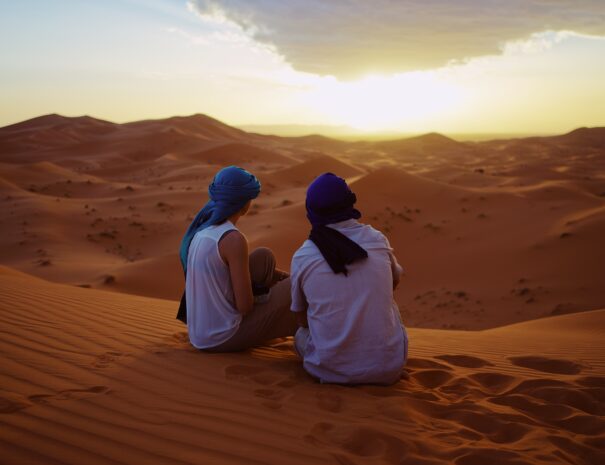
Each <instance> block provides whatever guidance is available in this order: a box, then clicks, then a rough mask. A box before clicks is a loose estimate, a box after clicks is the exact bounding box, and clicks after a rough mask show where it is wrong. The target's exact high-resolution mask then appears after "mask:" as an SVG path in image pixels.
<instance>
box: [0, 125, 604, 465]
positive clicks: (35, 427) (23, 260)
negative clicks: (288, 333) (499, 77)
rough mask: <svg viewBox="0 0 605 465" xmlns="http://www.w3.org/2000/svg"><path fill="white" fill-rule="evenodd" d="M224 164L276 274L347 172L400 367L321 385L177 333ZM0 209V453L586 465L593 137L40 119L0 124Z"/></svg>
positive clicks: (598, 427) (597, 426)
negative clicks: (378, 252)
mask: <svg viewBox="0 0 605 465" xmlns="http://www.w3.org/2000/svg"><path fill="white" fill-rule="evenodd" d="M228 163H237V164H240V165H242V166H244V167H246V168H248V169H250V170H252V171H254V172H255V173H256V174H257V175H258V176H259V177H260V179H261V181H262V182H263V193H262V194H261V196H260V197H259V199H258V200H257V201H256V202H255V204H254V206H253V209H252V210H251V212H250V214H249V215H248V216H246V217H244V218H243V219H242V221H241V225H240V228H241V230H242V231H243V232H244V233H245V234H246V235H247V236H248V238H249V240H250V242H251V244H252V246H253V247H254V246H261V245H266V246H270V247H271V248H272V249H273V250H274V251H275V253H276V256H277V258H278V262H279V265H280V266H281V267H282V268H286V269H287V268H288V267H289V259H290V257H291V254H292V253H293V251H294V250H295V249H296V248H297V247H298V246H299V245H300V243H301V242H302V241H303V240H304V239H305V238H306V236H307V234H308V226H307V223H306V219H305V212H304V192H305V186H306V184H307V183H308V182H309V181H310V180H311V179H313V177H314V176H316V175H317V174H320V173H321V172H323V171H333V172H335V173H336V174H340V175H341V176H344V177H347V178H348V180H349V181H350V183H351V185H352V188H353V190H354V191H355V192H356V193H357V196H358V199H359V204H358V207H359V209H360V210H361V211H362V213H363V214H364V217H363V220H364V221H365V222H368V223H371V224H373V225H375V226H376V227H378V228H379V229H381V230H382V231H384V232H385V233H386V234H387V236H388V237H389V240H390V241H391V244H392V245H393V246H394V247H395V250H396V254H397V256H398V258H399V260H400V262H401V263H402V264H403V266H404V268H405V269H406V276H405V278H404V280H403V282H402V285H401V287H400V289H399V290H398V291H397V293H396V299H397V301H398V303H399V305H400V308H401V310H402V314H403V318H404V321H405V322H406V324H407V325H408V327H411V328H412V329H411V330H410V336H411V359H410V363H409V369H408V376H407V377H406V378H405V379H403V380H402V381H401V382H400V383H398V384H397V385H395V386H393V387H389V388H384V387H371V386H367V387H356V388H345V387H340V386H320V385H317V384H316V383H315V382H313V381H312V380H311V379H310V378H309V377H308V376H307V375H305V373H304V371H303V370H302V368H301V366H300V364H299V362H297V361H296V359H295V357H294V355H293V354H292V352H291V342H289V341H277V342H276V343H275V344H273V345H271V346H270V347H266V348H262V349H256V350H254V351H252V352H249V353H244V354H230V355H207V354H203V353H198V352H196V351H194V350H193V349H192V348H191V347H190V346H189V345H188V343H187V337H186V333H185V327H184V326H183V325H182V324H180V323H179V322H177V321H176V320H174V315H175V311H176V307H177V302H175V300H176V299H178V298H179V297H180V293H181V292H182V285H183V280H182V272H181V270H180V265H179V262H178V258H177V256H176V253H175V252H176V250H177V248H178V244H179V241H180V238H181V236H182V234H183V232H184V230H185V228H186V227H187V225H188V223H189V221H190V220H191V218H192V216H193V215H195V213H196V212H197V210H198V209H199V207H200V206H201V205H203V203H204V202H205V200H206V198H207V195H206V193H205V190H206V187H207V185H208V182H209V180H210V179H211V177H212V175H213V174H214V172H216V170H217V169H218V168H219V167H220V166H221V165H224V164H228ZM0 204H1V205H2V209H1V212H2V213H1V215H0V225H1V226H0V227H1V231H2V235H0V251H1V257H2V260H1V263H2V264H4V265H5V267H3V268H1V271H0V296H1V301H0V308H1V314H0V321H1V323H0V331H2V334H3V336H2V339H1V342H0V348H1V349H0V350H1V351H2V356H3V357H2V360H3V362H2V365H1V367H0V375H1V377H2V384H1V385H0V421H2V423H3V424H2V427H1V433H0V457H3V459H2V463H4V462H6V460H5V457H9V458H10V460H9V461H8V462H7V463H10V464H13V463H15V464H17V463H28V464H29V463H44V464H46V463H49V464H50V463H78V464H79V463H82V462H84V461H85V462H86V463H110V462H122V463H212V464H214V463H219V464H220V463H301V464H308V463H340V464H366V463H393V464H399V463H401V464H434V463H435V464H436V463H457V464H461V465H466V464H470V465H474V464H477V465H484V464H485V465H488V464H495V465H498V464H506V465H508V464H510V465H514V464H522V463H532V464H533V463H544V464H547V463H548V464H553V463H554V464H558V463H561V464H564V463H572V464H587V465H588V464H590V465H593V464H598V463H601V462H605V454H604V453H603V452H602V451H603V450H604V449H605V366H604V365H605V361H604V359H605V355H604V354H605V352H604V350H603V349H604V347H603V344H604V342H603V341H604V340H605V310H599V309H603V308H605V287H604V284H605V281H604V278H603V277H604V276H605V241H604V240H603V238H604V237H605V129H604V128H592V129H586V128H582V129H578V130H576V131H573V132H571V133H569V134H566V135H562V136H557V137H548V138H528V139H513V140H496V141H487V142H480V143H466V142H457V141H454V140H451V139H448V138H447V137H445V136H442V135H439V134H428V135H426V136H420V137H417V138H411V139H401V140H394V141H383V142H343V141H337V140H333V139H329V138H325V137H321V136H308V137H294V138H284V137H276V136H263V135H259V134H250V133H246V132H244V131H241V130H239V129H235V128H232V127H229V126H227V125H224V124H223V123H221V122H219V121H216V120H213V119H212V118H209V117H207V116H204V115H194V116H191V117H175V118H169V119H166V120H156V121H154V120H150V121H140V122H135V123H128V124H122V125H118V124H114V123H109V122H105V121H100V120H96V119H94V118H90V117H81V118H65V117H62V116H59V115H47V116H44V117H40V118H36V119H33V120H29V121H25V122H23V123H19V124H17V125H13V126H8V127H5V128H0ZM17 270H19V271H17ZM24 273H25V274H24ZM40 278H43V279H44V280H42V279H40ZM45 280H48V281H54V282H55V283H50V282H48V281H45ZM57 283H62V284H57ZM78 286H81V287H78ZM83 287H91V288H94V289H85V288H83ZM106 291H112V292H106ZM154 298H156V299H154ZM157 298H159V299H167V300H159V299H157ZM421 328H424V329H421ZM442 328H446V329H448V331H444V330H442ZM490 328H491V329H490ZM468 330H482V331H468Z"/></svg>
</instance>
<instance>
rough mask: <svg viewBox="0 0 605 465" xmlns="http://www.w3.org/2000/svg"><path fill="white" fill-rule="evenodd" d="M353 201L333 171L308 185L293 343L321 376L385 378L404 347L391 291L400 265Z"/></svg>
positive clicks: (356, 380)
mask: <svg viewBox="0 0 605 465" xmlns="http://www.w3.org/2000/svg"><path fill="white" fill-rule="evenodd" d="M356 202H357V197H356V195H355V194H354V193H353V192H352V191H351V189H350V188H349V186H348V185H347V183H346V181H345V180H344V179H342V178H340V177H338V176H336V175H335V174H333V173H324V174H322V175H321V176H319V177H317V178H316V179H315V180H314V181H313V182H312V183H311V184H310V185H309V187H308V189H307V198H306V208H307V218H308V220H309V222H310V223H311V231H310V233H309V239H308V240H306V241H305V242H304V243H303V245H302V246H301V247H300V248H299V249H298V250H297V251H296V253H295V254H294V256H293V258H292V265H291V273H292V276H291V282H292V306H291V309H292V312H294V313H295V315H296V316H297V321H298V323H299V326H300V327H299V329H298V330H297V332H296V335H295V338H294V342H295V349H296V352H297V353H298V354H299V355H300V356H301V357H302V359H303V366H304V368H305V370H306V371H307V372H308V373H309V374H311V375H312V376H314V377H315V378H317V379H319V380H320V381H321V382H323V383H339V384H362V383H371V384H391V383H394V382H396V381H398V380H399V379H400V376H401V372H402V370H403V366H404V365H405V363H406V360H407V352H408V338H407V333H406V330H405V327H404V326H403V324H402V322H401V315H400V313H399V309H398V307H397V304H396V303H395V300H394V298H393V290H394V289H395V288H396V287H397V285H398V284H399V280H400V276H401V274H402V272H403V270H402V268H401V266H399V264H398V263H397V259H396V258H395V255H394V253H393V249H392V248H391V246H390V244H389V241H388V240H387V238H386V237H385V236H384V235H383V234H382V233H381V232H380V231H378V230H376V229H374V228H373V227H372V226H370V225H366V224H363V223H360V222H359V221H358V219H359V218H361V212H360V211H359V210H357V209H356V208H355V207H354V205H355V203H356Z"/></svg>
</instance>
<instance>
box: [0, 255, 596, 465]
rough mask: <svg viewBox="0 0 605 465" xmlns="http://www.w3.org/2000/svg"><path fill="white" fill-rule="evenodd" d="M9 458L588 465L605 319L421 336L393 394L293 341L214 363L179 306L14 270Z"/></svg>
mask: <svg viewBox="0 0 605 465" xmlns="http://www.w3.org/2000/svg"><path fill="white" fill-rule="evenodd" d="M0 295H2V300H1V301H0V331H1V332H2V339H1V341H0V353H1V356H2V364H1V367H0V379H1V388H0V422H1V423H2V426H1V428H0V456H1V457H3V463H7V464H11V465H13V464H15V465H16V464H54V463H73V464H81V463H83V462H86V463H90V464H108V463H146V464H153V463H158V464H172V463H180V464H186V463H191V464H194V463H195V464H199V463H212V464H241V463H250V464H261V463H262V464H267V463H275V464H283V463H286V464H314V463H317V464H324V463H333V464H378V463H381V464H382V463H387V464H449V463H455V464H460V465H468V464H470V465H474V464H476V465H483V464H504V465H519V464H568V463H573V464H585V465H595V464H598V463H603V461H604V460H605V453H604V452H603V445H604V444H605V342H604V341H605V333H604V331H603V328H604V327H605V310H600V311H593V312H586V313H583V314H576V315H564V316H559V317H552V318H549V319H545V320H536V321H535V322H529V323H521V324H516V325H513V326H508V327H503V328H499V329H495V330H489V331H482V332H474V333H473V332H463V331H448V332H445V331H439V330H419V329H416V330H414V329H412V330H411V331H410V337H411V341H412V342H411V344H412V345H411V358H410V362H409V369H408V370H407V375H406V376H405V378H404V379H402V380H401V381H400V382H399V383H398V384H396V385H394V386H392V387H374V386H365V387H355V388H350V387H342V386H330V385H323V386H322V385H319V384H317V383H315V382H314V381H313V380H311V379H310V378H309V377H308V376H307V375H306V374H305V373H304V371H303V370H302V368H301V366H300V363H299V362H298V361H297V360H296V358H295V356H294V355H293V353H292V352H291V343H290V342H288V341H285V342H276V343H275V344H273V345H272V346H270V347H266V348H261V349H257V350H254V351H252V352H248V353H242V354H219V355H209V354H204V353H200V352H197V351H195V350H194V349H192V347H191V346H189V344H188V342H187V336H186V333H185V328H184V326H183V325H182V324H181V323H179V322H177V321H176V320H174V312H175V307H176V303H175V302H171V301H164V300H155V299H150V298H143V297H136V296H128V295H123V294H118V293H109V292H102V291H97V290H91V289H81V288H77V287H71V286H65V285H60V284H52V283H49V282H46V281H43V280H40V279H38V278H34V277H32V276H28V275H25V274H22V273H20V272H16V271H14V270H12V269H9V268H6V267H2V268H0Z"/></svg>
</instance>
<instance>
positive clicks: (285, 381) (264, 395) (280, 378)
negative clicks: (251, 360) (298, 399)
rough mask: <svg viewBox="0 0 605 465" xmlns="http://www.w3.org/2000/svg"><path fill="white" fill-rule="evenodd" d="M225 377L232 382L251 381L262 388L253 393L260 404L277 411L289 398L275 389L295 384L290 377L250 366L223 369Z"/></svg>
mask: <svg viewBox="0 0 605 465" xmlns="http://www.w3.org/2000/svg"><path fill="white" fill-rule="evenodd" d="M225 377H226V378H227V379H232V380H242V381H252V382H254V383H256V384H259V385H261V386H264V387H265V388H263V389H257V390H255V391H254V395H255V396H256V397H258V398H260V399H261V404H262V405H263V406H265V407H268V408H270V409H273V410H279V409H280V408H281V407H282V405H283V402H284V401H285V400H287V399H288V398H290V397H291V394H290V393H289V392H287V391H284V390H281V389H276V388H288V387H292V386H293V385H294V384H296V380H295V379H293V377H292V376H291V375H284V374H281V373H280V372H275V371H272V370H270V369H268V368H263V367H256V366H250V365H230V366H228V367H226V368H225Z"/></svg>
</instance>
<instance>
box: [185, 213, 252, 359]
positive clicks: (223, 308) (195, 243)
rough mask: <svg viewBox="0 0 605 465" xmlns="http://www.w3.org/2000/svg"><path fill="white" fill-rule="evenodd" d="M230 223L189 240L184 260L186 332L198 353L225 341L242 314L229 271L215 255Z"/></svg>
mask: <svg viewBox="0 0 605 465" xmlns="http://www.w3.org/2000/svg"><path fill="white" fill-rule="evenodd" d="M232 229H237V228H236V227H235V226H234V225H233V223H231V222H230V221H226V222H224V223H223V224H220V225H215V226H210V227H208V228H206V229H203V230H201V231H199V232H197V233H196V234H195V236H193V240H192V241H191V245H190V246H189V255H188V257H187V279H186V284H185V296H186V297H185V298H186V300H187V329H188V331H189V340H190V341H191V344H192V345H193V346H194V347H197V348H198V349H208V348H211V347H215V346H217V345H219V344H222V343H223V342H225V341H227V340H228V339H229V338H231V336H233V335H234V334H235V333H236V331H237V330H238V328H239V325H240V322H241V321H242V314H241V313H240V312H238V311H237V309H236V308H235V299H234V297H233V286H232V285H231V275H230V274H229V267H227V265H226V264H225V262H224V261H223V259H222V258H221V256H220V254H219V251H218V243H219V240H220V239H221V237H223V235H224V234H225V233H226V232H227V231H230V230H232Z"/></svg>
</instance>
